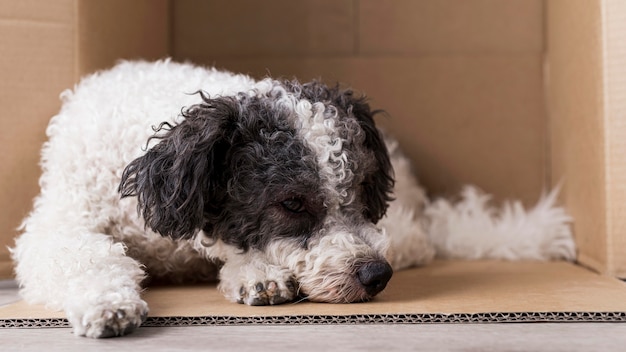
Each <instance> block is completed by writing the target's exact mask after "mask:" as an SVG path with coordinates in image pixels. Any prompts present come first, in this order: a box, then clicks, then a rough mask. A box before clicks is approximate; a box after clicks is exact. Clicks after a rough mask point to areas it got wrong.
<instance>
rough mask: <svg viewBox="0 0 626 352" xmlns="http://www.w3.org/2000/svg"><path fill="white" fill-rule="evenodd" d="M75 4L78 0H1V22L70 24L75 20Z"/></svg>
mask: <svg viewBox="0 0 626 352" xmlns="http://www.w3.org/2000/svg"><path fill="white" fill-rule="evenodd" d="M75 3H76V0H55V1H40V0H20V1H13V0H0V20H2V21H7V20H8V21H32V22H57V23H64V24H69V23H71V21H72V20H73V19H74V15H75V13H74V4H75ZM5 33H6V32H5Z"/></svg>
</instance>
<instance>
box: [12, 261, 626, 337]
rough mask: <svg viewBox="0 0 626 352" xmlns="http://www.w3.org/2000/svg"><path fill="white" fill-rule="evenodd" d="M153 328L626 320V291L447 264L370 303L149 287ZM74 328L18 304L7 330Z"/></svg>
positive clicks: (579, 274) (563, 269)
mask: <svg viewBox="0 0 626 352" xmlns="http://www.w3.org/2000/svg"><path fill="white" fill-rule="evenodd" d="M144 297H145V299H146V301H147V302H148V304H149V306H150V315H149V318H148V320H147V321H146V323H145V324H144V325H147V326H184V325H209V324H212V325H215V324H217V325H229V324H327V323H331V324H342V323H345V324H355V323H445V322H529V321H534V322H537V321H542V322H546V321H548V322H554V321H614V322H615V321H624V322H626V284H625V283H623V282H621V281H619V280H617V279H614V278H610V277H606V276H601V275H598V274H595V273H592V272H591V271H588V270H587V269H584V268H582V267H580V266H577V265H574V264H570V263H565V262H551V263H541V262H522V263H520V262H517V263H511V262H498V261H472V262H464V261H439V262H435V263H434V264H432V265H430V266H427V267H425V268H417V269H411V270H406V271H401V272H397V273H396V274H395V275H394V277H393V278H392V280H391V281H390V282H389V284H388V287H387V289H386V290H385V291H384V292H383V293H382V294H380V295H379V296H378V297H376V299H374V300H373V301H371V302H367V303H355V304H321V303H310V302H300V303H289V304H283V305H279V306H263V307H250V306H245V305H241V304H236V303H230V302H227V301H226V300H225V299H224V298H223V297H222V296H221V295H220V294H219V293H218V292H217V290H216V288H215V286H214V285H205V286H158V287H149V288H148V289H147V290H146V292H145V294H144ZM51 326H67V321H66V320H65V319H64V315H63V313H62V312H54V311H49V310H46V309H45V308H44V307H42V306H32V305H28V304H26V303H25V302H23V301H21V302H17V303H14V304H11V305H8V306H4V307H0V327H51Z"/></svg>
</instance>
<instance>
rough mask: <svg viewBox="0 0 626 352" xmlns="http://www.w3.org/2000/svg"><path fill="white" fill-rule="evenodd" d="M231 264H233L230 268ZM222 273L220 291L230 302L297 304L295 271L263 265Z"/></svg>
mask: <svg viewBox="0 0 626 352" xmlns="http://www.w3.org/2000/svg"><path fill="white" fill-rule="evenodd" d="M229 264H230V265H229ZM232 264H233V263H232V262H231V263H228V262H227V263H226V264H225V266H224V267H223V268H222V271H221V273H220V284H219V289H220V291H221V292H222V293H223V294H224V296H226V298H227V299H229V300H231V301H233V302H238V303H242V304H247V305H250V306H264V305H274V304H281V303H285V302H289V301H293V299H294V298H295V297H296V294H297V291H298V284H297V282H296V280H295V278H294V275H293V273H292V272H291V271H289V270H287V269H285V268H282V267H279V266H276V265H271V264H267V263H263V262H254V261H253V262H250V263H247V264H240V263H239V265H232Z"/></svg>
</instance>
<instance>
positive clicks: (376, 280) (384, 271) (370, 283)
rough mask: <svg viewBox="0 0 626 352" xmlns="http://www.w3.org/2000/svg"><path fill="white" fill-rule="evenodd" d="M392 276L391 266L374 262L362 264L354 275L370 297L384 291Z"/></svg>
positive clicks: (382, 262)
mask: <svg viewBox="0 0 626 352" xmlns="http://www.w3.org/2000/svg"><path fill="white" fill-rule="evenodd" d="M392 275H393V269H392V268H391V265H389V263H387V262H386V261H382V260H381V261H374V262H368V263H365V264H363V265H362V266H361V267H360V268H359V269H358V270H357V273H356V276H357V278H358V279H359V283H360V284H361V285H362V286H363V288H364V289H365V292H367V294H368V295H370V296H371V297H374V296H376V295H377V294H378V293H380V291H382V290H384V289H385V287H386V286H387V282H389V279H391V276H392Z"/></svg>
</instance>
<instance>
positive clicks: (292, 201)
mask: <svg viewBox="0 0 626 352" xmlns="http://www.w3.org/2000/svg"><path fill="white" fill-rule="evenodd" d="M280 204H281V205H282V206H283V208H285V209H286V210H288V211H290V212H292V213H302V212H305V211H306V207H305V206H304V201H303V200H302V199H301V198H289V199H287V200H284V201H282V202H281V203H280Z"/></svg>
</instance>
